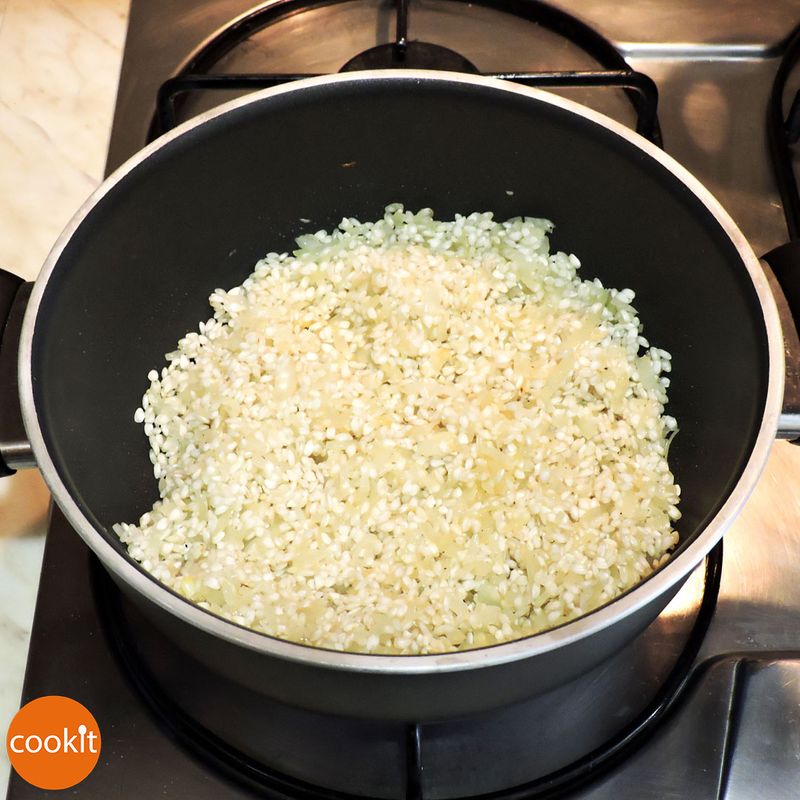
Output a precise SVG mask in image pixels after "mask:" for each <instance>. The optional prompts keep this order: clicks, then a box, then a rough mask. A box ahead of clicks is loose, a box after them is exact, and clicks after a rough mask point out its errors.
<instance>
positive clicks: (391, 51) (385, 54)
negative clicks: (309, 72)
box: [341, 42, 478, 73]
mask: <svg viewBox="0 0 800 800" xmlns="http://www.w3.org/2000/svg"><path fill="white" fill-rule="evenodd" d="M398 67H401V68H403V69H446V70H452V71H454V72H474V73H477V72H478V69H477V67H476V66H475V65H474V64H472V63H471V62H470V61H467V59H466V58H464V57H463V56H461V55H459V54H458V53H456V52H454V51H453V50H450V49H449V48H447V47H442V46H440V45H438V44H429V43H428V42H407V43H406V45H405V46H404V47H398V45H397V43H396V42H395V43H393V44H379V45H378V46H377V47H371V48H370V49H369V50H365V51H364V52H363V53H359V54H358V55H357V56H354V57H353V58H351V59H350V60H349V61H348V62H347V63H346V64H345V65H344V66H343V67H342V69H341V71H342V72H352V71H354V70H357V69H396V68H398Z"/></svg>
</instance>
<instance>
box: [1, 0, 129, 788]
mask: <svg viewBox="0 0 800 800" xmlns="http://www.w3.org/2000/svg"><path fill="white" fill-rule="evenodd" d="M128 5H129V0H81V2H72V0H0V75H2V76H3V80H2V81H0V165H2V167H0V266H2V267H3V268H5V269H8V270H10V271H11V272H15V273H17V274H18V275H21V276H22V277H24V278H26V279H29V280H30V279H33V278H35V277H36V274H37V273H38V271H39V267H40V266H41V264H42V263H43V261H44V259H45V257H46V255H47V252H48V251H49V249H50V247H51V246H52V244H53V242H54V241H55V239H56V237H57V236H58V234H59V233H60V232H61V229H62V228H63V227H64V226H65V225H66V223H67V221H68V220H69V218H70V217H71V216H72V214H73V213H74V212H75V211H76V210H77V208H78V207H79V206H80V204H81V203H82V202H83V201H84V200H85V199H86V197H87V196H88V195H89V194H90V193H91V192H92V190H93V189H94V188H95V186H96V185H97V184H98V182H99V181H100V179H101V177H102V174H103V167H104V165H105V156H106V148H107V144H108V135H109V132H110V130H111V117H112V112H113V108H114V98H115V96H116V89H117V80H118V76H119V66H120V61H121V57H122V46H123V43H124V39H125V24H126V21H127V17H128ZM48 502H49V495H48V492H47V489H46V488H45V486H44V484H43V483H42V480H41V478H40V477H39V473H38V472H37V471H35V470H28V471H25V472H21V473H18V474H17V475H14V476H13V477H11V478H6V479H4V480H2V481H0V729H2V733H3V738H5V731H6V729H7V727H8V724H9V722H10V720H11V717H12V716H13V714H14V712H15V711H16V710H17V708H18V707H19V698H20V692H21V689H22V679H23V674H24V670H25V661H26V657H27V651H28V638H29V635H30V625H31V620H32V617H33V606H34V601H35V598H36V589H37V584H38V581H39V569H40V565H41V557H42V548H43V545H44V529H45V518H46V514H47V506H48ZM8 769H9V767H8V761H7V759H6V752H5V748H2V749H1V753H0V795H3V796H4V794H5V790H4V788H3V787H5V784H6V780H7V775H8Z"/></svg>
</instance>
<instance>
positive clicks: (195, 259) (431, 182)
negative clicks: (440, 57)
mask: <svg viewBox="0 0 800 800" xmlns="http://www.w3.org/2000/svg"><path fill="white" fill-rule="evenodd" d="M390 202H401V203H404V204H405V206H406V207H407V208H410V209H414V210H416V209H418V208H421V207H425V206H430V207H432V208H433V209H434V211H435V213H436V216H437V218H439V219H447V218H452V215H453V214H455V213H458V212H461V213H466V212H471V211H485V210H491V211H493V212H494V213H495V215H496V217H497V218H499V219H505V218H508V217H513V216H519V215H527V216H544V217H547V218H549V219H552V220H554V222H555V224H556V230H555V232H554V234H553V237H552V241H553V244H554V246H555V247H556V248H559V249H564V250H567V251H568V252H574V253H576V254H578V256H579V257H580V258H581V261H582V262H583V265H584V266H583V267H582V274H583V277H584V278H592V277H595V276H597V277H599V278H600V279H601V280H602V281H603V283H604V284H605V285H607V286H615V287H618V288H622V287H630V288H632V289H633V290H634V291H635V292H636V301H635V305H636V307H637V309H638V310H639V312H640V316H641V319H642V320H643V322H644V325H645V329H646V335H647V336H648V338H649V339H650V340H651V341H652V342H653V343H655V344H657V346H659V347H662V348H664V349H666V350H668V351H670V352H671V353H672V355H673V373H672V376H671V377H672V386H671V388H670V404H669V413H670V414H672V415H673V416H675V417H676V418H677V420H678V422H679V426H680V433H679V434H678V436H677V438H676V439H675V441H674V444H673V446H672V447H671V450H670V464H671V467H672V469H673V471H674V473H675V475H676V478H677V480H678V482H679V483H680V485H681V487H682V490H683V494H682V496H683V499H682V504H681V510H682V512H683V517H682V519H681V520H680V522H679V523H678V530H679V533H680V544H679V546H678V548H677V550H676V551H675V553H674V555H673V556H672V557H671V558H670V560H669V561H668V562H667V563H666V565H665V566H663V567H662V568H661V569H659V570H658V571H657V572H656V573H655V574H653V575H652V576H651V577H649V578H648V579H647V580H645V581H644V582H643V583H641V584H640V585H639V586H637V587H635V588H634V589H632V590H630V591H629V592H627V593H626V594H624V595H623V596H622V597H620V598H618V599H616V600H614V601H613V602H611V603H609V604H607V605H606V606H604V607H603V608H600V609H598V610H596V611H594V612H592V613H590V614H588V615H586V616H584V617H582V618H580V619H578V620H575V621H573V622H570V623H568V624H565V625H562V626H561V627H559V628H556V629H554V630H551V631H548V632H545V633H541V634H538V635H536V636H531V637H529V638H526V639H522V640H518V641H514V642H510V643H506V644H498V645H496V646H493V647H486V648H482V649H477V650H471V651H466V652H455V653H449V654H445V655H427V656H387V655H365V654H355V653H342V652H333V651H330V650H324V649H319V648H314V647H309V646H304V645H299V644H293V643H290V642H286V641H280V640H278V639H275V638H272V637H270V636H267V635H264V634H261V633H257V632H254V631H251V630H248V629H245V628H243V627H240V626H237V625H236V624H234V623H232V622H229V621H227V620H224V619H221V618H220V617H217V616H215V615H213V614H211V613H209V612H207V611H204V610H203V609H201V608H199V607H197V606H196V605H193V604H192V603H190V602H189V601H187V600H185V599H183V598H182V597H180V596H178V595H177V594H175V593H174V592H172V591H170V590H169V589H167V588H166V587H164V586H162V585H160V584H159V583H158V582H157V581H156V580H154V579H153V578H152V577H151V576H150V575H148V574H147V573H146V572H145V571H144V570H143V569H142V568H141V567H140V566H139V565H138V564H137V563H135V562H134V561H133V560H132V559H131V558H129V556H128V555H127V552H126V550H125V548H124V547H123V546H122V545H121V544H120V542H119V541H118V539H117V537H116V536H115V535H114V533H113V532H112V530H111V526H112V524H113V523H115V522H119V521H135V520H136V519H138V517H139V516H140V515H141V514H142V513H143V512H144V511H146V510H147V509H149V507H150V506H151V505H152V503H153V501H154V500H155V499H156V498H157V487H156V482H155V480H154V478H153V473H152V467H151V464H150V461H149V459H148V442H147V440H146V438H145V437H144V436H143V434H142V431H141V427H140V426H139V425H137V424H136V423H134V420H133V415H134V410H135V409H136V408H137V406H138V405H139V403H140V401H141V397H142V393H143V391H144V389H145V388H146V377H145V376H146V375H147V373H148V371H149V370H150V369H152V368H154V367H160V365H161V364H162V363H163V360H164V359H163V357H164V354H165V353H166V352H168V351H170V350H172V349H173V347H174V344H175V342H176V341H177V340H178V339H179V338H180V337H181V336H183V335H184V334H185V333H186V332H187V331H189V330H193V329H196V326H197V324H198V322H199V321H200V320H203V319H206V318H207V317H208V316H209V308H208V304H207V298H208V295H209V294H210V293H211V291H212V290H213V289H215V288H216V287H230V286H233V285H236V284H239V283H241V282H242V281H243V280H244V278H245V277H246V276H247V275H248V274H249V273H250V272H251V270H252V269H253V267H254V265H255V263H256V261H257V260H258V259H259V258H261V257H263V256H264V254H265V253H266V252H268V251H270V250H277V251H283V250H291V249H292V247H293V237H295V236H296V235H298V234H299V233H301V232H307V231H308V230H309V229H312V230H318V229H320V228H330V227H332V226H335V225H336V224H337V223H338V222H339V221H340V219H341V218H342V217H343V216H348V217H349V216H355V217H358V218H360V219H362V220H372V219H377V218H379V217H380V216H381V215H382V212H383V208H384V206H386V205H387V204H388V203H390ZM308 220H310V222H309V221H308ZM29 292H30V298H29V299H28V293H29ZM0 296H2V298H3V299H2V300H0V315H2V316H0V319H3V318H6V317H7V318H8V322H7V324H6V325H5V331H4V336H3V343H2V348H3V350H2V352H3V353H5V359H4V361H3V363H4V364H5V367H4V369H5V371H6V373H8V372H9V371H10V370H11V367H9V364H11V365H12V366H14V367H15V368H16V370H17V371H18V375H17V376H16V377H14V376H9V375H8V374H6V375H5V376H4V377H0V379H2V380H3V381H4V383H3V384H2V402H3V404H4V410H3V419H5V423H4V425H5V434H4V438H0V441H2V442H3V443H4V447H3V449H2V456H3V458H4V459H5V460H6V467H8V469H7V470H6V471H9V470H10V469H13V468H14V467H17V466H23V465H25V464H27V463H29V462H30V463H32V460H34V459H35V462H36V464H38V466H39V468H40V469H41V471H42V474H43V475H44V478H45V480H46V481H47V483H48V485H49V487H50V489H51V491H52V493H53V497H54V499H55V501H56V503H58V505H59V506H60V507H61V509H62V510H63V512H64V514H65V515H66V517H67V518H68V520H69V521H70V523H71V524H72V525H73V526H74V528H75V530H76V531H77V532H78V534H80V536H81V537H82V538H83V539H84V541H85V542H86V544H87V545H88V546H89V547H90V548H91V549H92V550H93V551H94V553H95V554H96V556H97V557H98V558H99V559H100V561H101V562H102V564H103V566H104V567H105V568H106V569H107V570H108V572H109V573H110V574H111V576H112V577H113V579H114V581H115V582H116V583H117V584H118V586H119V588H120V589H121V590H122V591H123V592H124V593H125V595H127V596H128V598H130V600H132V601H133V602H134V603H135V604H136V605H137V606H138V607H139V608H140V609H141V610H142V611H143V612H144V613H145V614H146V616H147V617H148V618H149V619H150V620H151V621H152V622H153V623H154V624H155V625H156V626H158V627H159V628H160V629H161V630H162V631H164V632H166V633H167V634H168V635H169V636H170V637H172V638H173V640H174V641H175V642H176V643H178V644H179V646H180V647H182V648H183V649H184V650H185V651H186V652H187V653H188V654H190V655H191V656H192V657H194V658H196V659H198V660H200V661H201V662H203V663H205V664H206V665H208V666H209V667H210V668H211V669H212V670H213V671H215V672H216V673H218V674H219V673H221V674H224V675H225V676H227V677H228V678H232V679H234V680H236V681H240V682H242V683H244V684H245V685H247V686H248V687H250V688H252V689H255V690H257V691H259V692H262V693H264V694H266V695H268V696H271V697H276V698H279V699H282V700H283V701H285V702H288V703H292V704H296V705H299V706H304V707H307V708H311V709H314V710H317V711H323V712H331V713H336V714H346V715H350V716H363V717H379V718H383V719H396V720H416V721H425V720H431V719H442V718H447V717H453V716H461V715H466V714H470V713H475V712H478V711H482V710H485V709H490V708H493V707H497V706H500V705H503V704H506V703H511V702H514V701H516V700H519V699H521V698H523V697H526V696H529V695H532V694H535V693H537V692H542V691H545V690H547V689H550V688H552V687H554V686H556V685H558V684H561V683H564V682H566V681H568V680H569V679H571V678H573V677H575V676H577V675H578V674H580V673H583V672H585V671H586V670H588V669H590V668H591V667H592V666H594V665H596V664H598V663H599V662H601V661H603V660H604V659H606V658H608V657H609V656H610V655H611V654H612V653H614V652H615V651H617V650H618V649H619V648H621V647H622V646H623V645H624V644H626V643H627V642H628V641H630V640H631V639H632V638H633V637H634V636H636V635H637V634H638V633H639V632H640V631H641V630H642V629H643V628H644V627H645V626H647V625H648V623H650V622H651V621H652V620H653V619H654V618H655V617H656V616H657V615H658V614H659V612H660V611H661V610H662V609H663V608H664V606H665V605H666V604H667V603H668V602H669V600H670V599H671V598H672V597H673V596H674V595H675V593H676V592H677V591H678V589H679V588H680V587H681V585H682V584H683V582H684V580H685V579H686V577H687V576H688V575H689V573H690V572H691V571H692V570H693V569H694V568H695V567H696V566H697V565H698V564H699V563H700V562H701V560H702V559H703V557H704V556H705V555H706V553H707V552H708V551H709V550H710V549H711V548H712V547H713V546H714V544H715V543H716V542H717V541H718V540H719V539H720V537H721V536H722V534H723V532H724V531H725V530H726V529H727V528H728V527H729V526H730V524H731V523H732V522H733V520H734V519H735V518H736V515H737V514H738V513H739V511H740V509H741V508H742V505H743V504H744V502H745V501H746V499H747V497H748V495H749V494H750V492H751V491H752V489H753V487H754V486H755V484H756V482H757V480H758V477H759V474H760V473H761V470H762V468H763V467H764V464H765V463H766V460H767V457H768V454H769V451H770V447H771V444H772V442H773V440H774V438H775V436H776V432H777V430H778V421H779V415H780V412H781V404H782V399H783V380H784V360H783V343H782V336H781V329H780V323H779V318H778V313H777V310H776V305H775V302H774V299H773V296H772V294H771V292H770V290H769V288H768V285H767V281H766V279H765V276H764V272H763V270H762V268H761V266H760V264H759V262H758V260H757V259H756V257H755V256H754V254H753V252H752V251H751V249H750V247H749V246H748V244H747V242H746V240H745V238H744V236H743V235H742V234H741V232H740V231H739V230H738V229H737V227H736V226H735V224H734V223H733V222H732V220H731V219H730V217H729V216H728V215H727V214H726V213H725V211H724V210H723V209H722V208H721V206H720V205H719V203H717V202H716V201H715V200H714V198H713V197H712V196H711V195H710V194H709V192H708V191H707V190H706V189H705V188H704V187H703V186H702V185H701V184H700V183H699V182H698V181H697V180H696V179H695V178H693V177H692V176H691V175H690V174H689V173H688V172H687V171H686V170H685V169H684V168H682V167H681V166H680V165H679V164H677V163H676V162H675V161H673V160H672V159H671V158H670V157H669V156H668V155H666V154H665V153H663V152H662V151H660V150H659V149H658V148H656V147H655V146H653V145H651V144H650V143H648V142H647V141H645V140H644V139H642V138H640V137H639V136H637V135H636V134H634V133H632V132H631V131H629V130H628V129H627V128H625V127H623V126H621V125H620V124H618V123H617V122H615V121H613V120H611V119H608V118H606V117H604V116H602V115H600V114H597V113H595V112H593V111H591V110H588V109H586V108H584V107H582V106H579V105H577V104H575V103H572V102H569V101H567V100H564V99H561V98H559V97H556V96H554V95H551V94H548V93H545V92H541V91H536V90H533V89H527V88H523V87H520V86H517V85H512V84H507V83H503V82H499V81H496V80H493V79H488V78H481V77H473V76H467V75H463V74H456V73H439V72H426V71H404V70H398V71H392V72H388V71H373V72H360V73H359V72H356V73H350V74H347V75H336V76H329V77H324V78H318V79H310V80H303V81H300V82H298V83H295V84H292V85H284V86H281V87H279V88H275V89H269V90H266V91H262V92H257V93H255V94H253V95H250V96H248V97H246V98H244V99H240V100H236V101H234V102H231V103H228V104H226V105H224V106H222V107H220V108H218V109H216V110H213V111H211V112H208V113H206V114H204V115H202V116H200V117H198V118H195V119H193V120H192V121H190V122H188V123H186V124H184V125H182V126H180V127H179V128H177V129H176V130H174V131H173V132H171V133H169V134H167V135H166V136H163V137H162V138H160V139H159V140H157V141H156V142H154V143H153V144H151V145H150V146H148V147H146V148H145V149H144V150H142V151H141V152H140V153H139V154H138V155H136V156H135V157H134V158H132V159H131V160H130V161H128V162H127V163H126V164H125V165H124V166H122V167H121V168H120V169H119V170H117V172H115V173H114V174H113V175H112V176H111V177H109V178H108V179H107V180H106V181H105V182H104V183H103V184H102V185H101V186H100V187H99V188H98V190H97V191H96V192H95V193H94V195H93V196H92V197H91V198H90V199H89V200H88V201H87V203H86V204H85V205H84V206H83V207H82V208H81V210H80V211H79V212H78V213H77V214H76V216H75V217H74V219H73V220H72V221H71V222H70V224H69V225H68V227H67V229H66V230H65V231H64V233H63V234H62V235H61V237H60V238H59V240H58V242H57V243H56V245H55V247H54V248H53V251H52V252H51V254H50V255H49V257H48V259H47V261H46V263H45V265H44V267H43V269H42V271H41V274H40V276H39V278H38V280H37V281H36V282H35V284H33V285H32V287H31V285H30V284H26V285H24V286H19V285H18V283H17V282H16V281H14V280H12V279H11V278H10V276H8V275H7V274H6V276H5V277H4V278H3V281H2V283H0ZM23 311H24V319H23ZM17 340H18V341H17ZM17 351H18V359H16V358H12V357H10V356H9V354H12V355H13V356H16V354H17ZM15 362H16V363H15ZM20 411H21V417H22V418H23V419H24V433H23V432H21V431H20V432H18V433H17V434H15V432H14V430H13V421H14V419H15V415H16V416H19V414H20ZM28 442H29V447H28ZM31 453H32V458H31V457H30V456H31ZM64 601H65V603H68V602H69V598H64Z"/></svg>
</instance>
